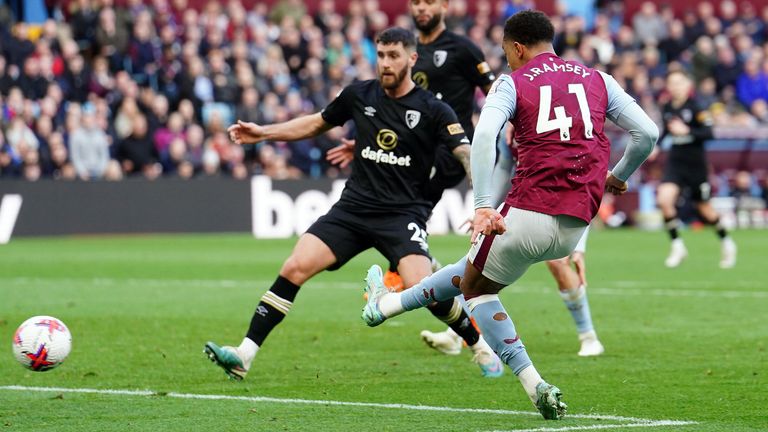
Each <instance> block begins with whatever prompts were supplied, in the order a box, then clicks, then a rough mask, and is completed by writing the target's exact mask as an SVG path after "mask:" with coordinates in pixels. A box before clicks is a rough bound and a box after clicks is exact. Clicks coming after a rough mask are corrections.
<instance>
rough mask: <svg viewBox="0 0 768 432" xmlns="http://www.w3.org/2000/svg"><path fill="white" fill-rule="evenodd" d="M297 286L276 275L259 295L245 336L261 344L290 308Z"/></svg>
mask: <svg viewBox="0 0 768 432" xmlns="http://www.w3.org/2000/svg"><path fill="white" fill-rule="evenodd" d="M299 288H301V287H299V286H298V285H295V284H294V283H292V282H291V281H289V280H288V279H286V278H284V277H282V276H278V277H277V279H276V280H275V283H273V284H272V287H271V288H269V291H267V292H266V293H265V294H264V295H263V296H262V297H261V301H260V302H259V305H258V306H256V312H254V313H253V318H251V325H250V327H248V334H246V335H245V336H246V337H247V338H248V339H250V340H252V341H254V342H255V343H256V345H258V346H261V344H262V343H264V339H266V338H267V336H268V335H269V332H271V331H272V329H273V328H275V326H277V325H278V324H280V321H282V320H283V318H285V315H286V314H287V313H288V311H289V310H290V309H291V306H292V305H293V299H295V298H296V294H297V293H298V292H299Z"/></svg>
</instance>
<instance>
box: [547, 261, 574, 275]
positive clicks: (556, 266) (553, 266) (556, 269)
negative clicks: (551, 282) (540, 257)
mask: <svg viewBox="0 0 768 432" xmlns="http://www.w3.org/2000/svg"><path fill="white" fill-rule="evenodd" d="M569 265H570V263H569V262H568V257H564V258H560V259H554V260H549V261H547V268H549V271H550V272H551V273H560V272H562V271H563V269H564V268H567V267H568V266H569Z"/></svg>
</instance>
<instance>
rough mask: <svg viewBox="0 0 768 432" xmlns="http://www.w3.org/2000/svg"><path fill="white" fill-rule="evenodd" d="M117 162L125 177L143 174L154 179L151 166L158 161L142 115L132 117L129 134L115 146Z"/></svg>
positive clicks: (154, 175)
mask: <svg viewBox="0 0 768 432" xmlns="http://www.w3.org/2000/svg"><path fill="white" fill-rule="evenodd" d="M117 160H118V161H120V163H121V165H122V167H123V173H125V174H126V175H133V174H141V173H143V174H145V176H147V177H148V178H154V177H156V173H155V172H154V171H153V165H154V164H155V162H157V160H158V156H157V150H156V149H155V146H154V144H153V143H152V139H151V138H150V137H149V130H148V125H147V118H146V117H145V116H144V115H143V114H137V115H135V116H133V118H132V122H131V132H130V134H129V135H128V136H127V137H125V138H124V139H122V140H120V141H119V142H118V144H117Z"/></svg>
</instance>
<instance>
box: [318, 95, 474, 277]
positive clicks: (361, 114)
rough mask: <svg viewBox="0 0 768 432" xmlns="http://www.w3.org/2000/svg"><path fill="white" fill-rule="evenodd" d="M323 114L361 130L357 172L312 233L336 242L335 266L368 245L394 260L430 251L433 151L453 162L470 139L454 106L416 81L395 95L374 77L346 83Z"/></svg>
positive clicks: (354, 166)
mask: <svg viewBox="0 0 768 432" xmlns="http://www.w3.org/2000/svg"><path fill="white" fill-rule="evenodd" d="M322 117H323V120H325V122H327V123H328V124H331V125H335V126H341V125H343V124H344V123H346V122H347V121H348V120H354V122H355V126H356V128H357V140H356V144H355V150H354V151H355V158H354V159H353V161H352V174H351V176H350V177H349V179H348V180H347V183H346V185H345V188H344V191H343V192H342V194H341V198H340V199H339V201H338V202H337V203H336V204H335V205H334V207H333V209H331V211H330V212H329V213H328V214H327V215H325V216H323V217H321V218H320V219H318V221H317V222H316V223H315V224H314V225H312V226H311V227H310V228H309V230H308V232H310V233H312V234H315V235H316V236H317V237H319V238H320V239H321V240H323V241H324V242H325V243H327V244H329V245H333V250H334V254H335V255H336V263H335V264H334V265H333V267H331V269H333V268H338V267H340V266H341V265H343V264H344V263H345V262H347V261H348V260H349V259H351V258H352V257H354V256H355V255H357V254H358V253H360V252H361V251H363V250H365V249H368V248H371V247H374V248H376V249H377V250H379V251H380V252H381V253H382V254H383V255H384V256H386V257H387V258H388V259H389V260H390V261H391V262H395V263H397V262H399V261H400V258H402V257H403V256H405V255H407V254H420V255H425V256H428V248H427V241H426V240H427V239H426V222H427V219H428V218H429V214H430V212H431V210H432V203H431V202H430V201H429V200H427V199H425V197H424V190H425V188H426V186H427V184H428V183H429V174H430V171H431V168H432V166H433V164H434V162H435V154H436V150H437V149H439V148H443V147H444V148H445V149H446V152H447V153H448V154H450V155H451V158H453V159H454V160H456V158H455V157H454V156H453V154H452V153H451V152H452V151H453V150H454V149H455V148H456V147H458V146H460V145H464V144H467V145H468V144H469V140H468V139H467V137H466V135H465V134H464V131H463V130H462V127H461V125H460V124H459V123H458V121H457V119H456V114H455V113H454V112H453V110H451V108H450V107H449V106H447V105H446V104H445V103H443V102H441V101H439V100H437V99H436V98H435V96H434V95H432V93H429V92H428V91H425V90H423V89H421V88H419V87H417V86H415V87H414V88H413V89H412V90H411V91H410V92H409V93H408V94H407V95H405V96H403V97H400V98H397V99H392V98H390V97H387V96H386V95H385V94H384V90H383V89H382V87H381V85H380V84H379V82H378V81H377V80H371V81H362V82H358V83H355V84H352V85H350V86H348V87H346V88H345V89H344V90H343V91H342V92H341V93H340V94H339V96H338V97H337V98H336V99H335V100H334V101H333V102H331V104H330V105H328V107H326V109H325V110H324V111H323V112H322ZM457 163H459V166H462V165H461V163H460V162H458V161H457ZM462 170H463V168H462ZM356 215H357V216H356ZM371 217H373V218H376V223H371V220H370V218H371ZM339 227H344V228H345V229H341V230H339V229H338V228H339Z"/></svg>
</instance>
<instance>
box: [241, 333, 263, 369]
mask: <svg viewBox="0 0 768 432" xmlns="http://www.w3.org/2000/svg"><path fill="white" fill-rule="evenodd" d="M257 352H259V346H258V345H256V342H254V341H252V340H250V339H248V338H247V337H246V338H243V341H242V342H240V346H239V347H237V353H238V354H240V359H241V360H242V361H243V367H245V370H248V369H250V368H251V362H252V361H253V358H254V357H256V353H257Z"/></svg>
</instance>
